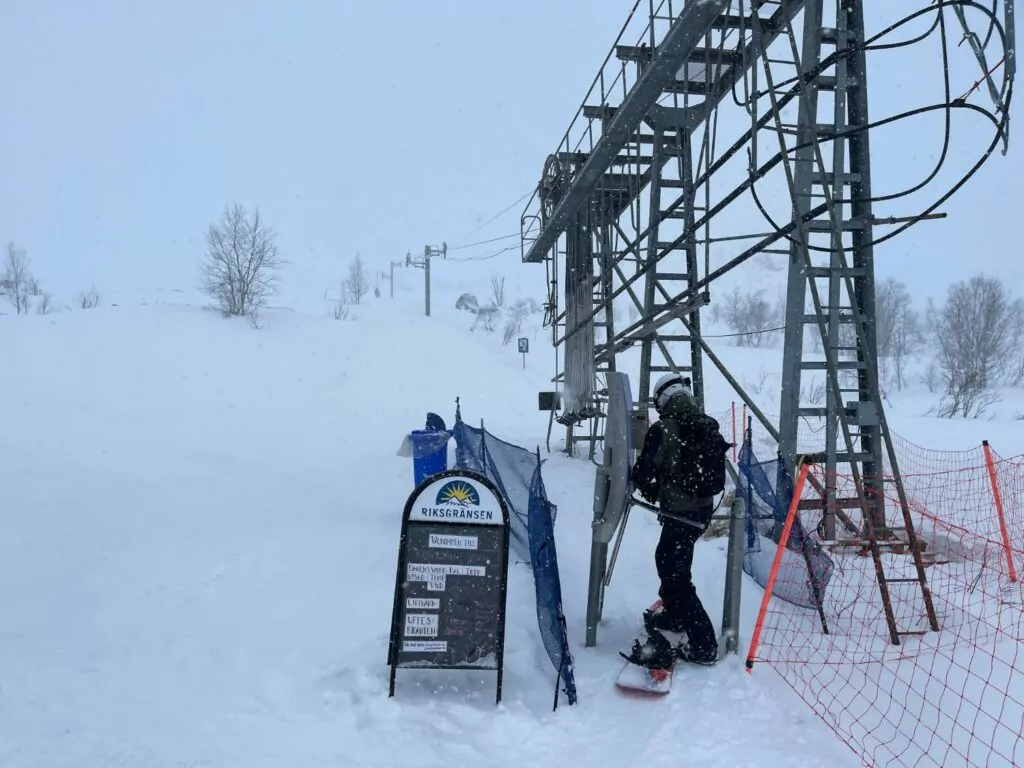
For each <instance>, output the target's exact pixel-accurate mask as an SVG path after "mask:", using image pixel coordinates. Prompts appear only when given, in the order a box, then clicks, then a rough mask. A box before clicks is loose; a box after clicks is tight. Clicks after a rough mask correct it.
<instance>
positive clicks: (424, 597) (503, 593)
mask: <svg viewBox="0 0 1024 768" xmlns="http://www.w3.org/2000/svg"><path fill="white" fill-rule="evenodd" d="M459 479H462V480H468V481H471V482H472V483H475V484H477V485H479V486H482V487H483V489H485V490H487V491H488V492H490V494H491V495H493V497H494V499H495V500H496V501H497V510H499V511H500V514H501V520H500V522H479V521H473V520H472V519H471V518H472V514H473V512H474V509H473V508H472V506H471V504H469V503H467V504H466V505H465V506H458V505H456V506H455V507H454V508H452V507H445V508H443V509H438V508H437V504H436V503H435V502H436V499H430V498H429V496H425V495H424V493H425V492H426V491H427V489H428V488H430V487H431V486H434V485H437V484H438V483H440V482H442V481H444V484H442V486H441V487H442V489H443V488H446V487H448V483H451V482H452V481H458V480H459ZM478 495H479V494H478ZM417 504H419V505H420V509H421V510H422V513H425V512H427V511H430V512H431V513H433V514H437V515H438V517H437V518H435V519H410V517H412V516H413V513H414V512H415V511H416V509H415V508H416V505H417ZM460 515H462V516H463V517H465V518H466V519H461V520H460V519H459V518H460ZM423 534H426V536H427V539H428V541H429V542H430V544H429V546H431V547H433V546H434V543H433V542H434V541H435V540H437V539H447V540H448V541H449V542H452V543H454V546H449V547H446V548H444V549H443V550H442V549H438V550H435V553H437V554H435V556H434V558H433V559H442V560H443V561H444V562H442V563H422V564H418V565H421V566H423V567H424V569H426V570H431V571H436V572H438V573H437V574H436V575H435V576H434V578H433V579H432V580H434V581H435V587H437V586H438V585H437V583H436V582H437V581H439V582H440V584H439V588H435V589H431V587H430V585H429V584H428V580H430V577H428V580H424V579H419V580H413V579H410V578H409V574H408V573H407V570H408V568H409V553H410V552H409V550H410V541H413V540H415V541H414V544H413V546H414V551H418V550H417V549H415V548H416V547H418V546H422V544H417V543H416V542H419V541H421V539H422V536H423ZM509 534H510V529H509V515H508V507H507V506H506V504H505V500H504V498H503V497H502V495H501V492H500V491H499V490H498V488H497V486H495V485H494V483H492V482H491V481H490V480H488V479H487V478H486V477H485V476H483V475H481V474H479V473H477V472H473V471H469V470H461V469H450V470H446V471H444V472H440V473H438V474H436V475H432V476H430V477H427V478H425V479H424V480H423V481H422V482H420V484H419V485H417V486H416V488H415V489H414V490H413V492H412V493H411V494H410V495H409V498H408V500H407V501H406V503H405V509H404V510H403V512H402V533H401V539H400V541H399V547H398V569H397V572H396V575H395V596H394V604H393V607H392V613H391V635H390V639H389V641H388V666H389V667H390V668H391V674H390V681H389V686H388V696H389V698H390V697H393V696H394V695H395V678H396V676H397V671H398V668H399V667H402V668H405V669H474V670H487V671H495V672H497V692H496V696H495V703H496V704H497V703H498V702H500V701H501V686H502V673H503V669H504V655H505V613H506V603H507V596H508V557H509ZM431 537H435V538H431ZM464 540H472V545H473V547H474V549H461V546H463V545H462V544H460V542H461V541H464ZM481 540H483V541H484V542H485V545H486V544H490V545H491V546H489V547H486V546H485V548H484V549H483V552H484V554H483V555H481V550H477V549H475V547H476V546H477V542H479V541H481ZM442 543H444V542H442ZM442 552H443V556H442V555H441V554H440V553H442ZM487 552H493V553H494V554H496V555H497V557H498V560H499V562H497V563H490V561H489V560H488V561H487V562H488V564H489V565H491V566H493V565H496V566H497V567H498V573H497V574H494V575H491V576H489V577H487V576H485V575H467V572H472V573H474V574H476V573H478V572H479V571H484V572H485V574H486V569H485V568H484V567H482V566H481V565H480V564H479V561H480V558H481V557H486V553H487ZM460 553H461V554H460ZM460 558H461V559H462V560H463V562H461V563H459V562H452V561H453V560H455V561H458V560H460ZM419 559H425V558H422V557H421V558H419ZM472 561H476V562H472ZM460 569H461V570H462V573H459V572H458V571H459V570H460ZM420 575H425V574H420ZM482 577H483V578H485V579H486V581H485V582H484V592H483V594H484V595H486V596H487V598H488V599H490V598H491V593H492V590H490V589H487V588H486V587H487V585H493V584H495V583H497V586H498V594H497V598H496V600H494V602H493V603H492V604H491V605H489V606H487V605H483V603H486V602H487V600H474V602H473V604H472V605H470V604H468V603H466V602H465V601H464V600H463V601H459V600H458V598H459V597H460V596H463V597H465V595H467V594H468V596H469V597H470V599H473V593H474V592H476V593H477V596H478V597H479V596H480V590H479V589H477V588H476V587H474V586H472V582H469V581H465V580H468V579H479V578H482ZM449 578H455V579H463V580H464V581H462V582H461V584H462V589H453V590H451V591H448V590H446V587H445V584H446V582H445V580H446V579H449ZM457 583H458V582H457ZM421 585H422V586H421ZM427 590H429V591H427ZM421 592H422V594H420V593H421ZM413 593H415V594H413ZM446 593H447V594H446ZM417 603H419V604H420V605H421V606H423V609H425V610H433V611H435V613H433V614H421V613H417V612H416V611H417V610H418V608H417V607H413V608H412V609H410V605H413V606H416V604H417ZM428 605H429V607H427V606H428ZM481 608H483V609H485V615H487V612H486V609H487V608H490V609H493V611H494V613H496V616H494V621H493V623H492V622H491V621H487V620H484V621H479V620H478V621H474V622H470V621H468V620H467V619H466V618H464V616H459V614H460V613H463V614H465V613H466V612H467V611H472V610H473V609H476V610H480V609H481ZM407 612H409V613H410V614H412V615H413V618H414V619H415V620H423V621H424V622H426V623H427V628H426V632H431V631H432V632H433V634H430V635H427V636H428V637H444V638H446V639H445V640H444V641H431V640H426V641H424V642H426V643H428V644H429V643H431V642H436V643H437V644H438V645H440V644H441V643H442V642H443V643H444V645H445V649H444V650H443V651H440V650H439V651H435V652H419V653H417V654H416V657H415V660H410V659H409V658H408V656H407V653H408V652H407V651H406V650H405V648H406V646H407V645H409V643H410V642H412V643H417V642H418V641H416V640H413V641H409V640H408V639H405V640H403V628H406V626H407V621H408V619H407ZM424 617H426V618H424ZM455 624H458V625H459V626H458V628H457V629H456V628H454V627H453V626H451V625H455ZM445 629H448V630H449V631H451V632H453V633H456V634H457V637H449V636H448V635H446V634H445ZM448 640H452V643H451V644H452V645H453V648H452V649H451V650H449V649H448ZM491 645H493V653H494V663H493V665H490V664H487V663H483V662H481V661H479V660H472V661H471V660H466V659H463V660H460V659H458V658H454V656H455V655H457V654H458V653H459V649H460V647H461V648H480V647H483V648H485V649H487V651H488V652H487V653H485V654H483V656H484V657H485V658H486V656H489V655H490V646H491Z"/></svg>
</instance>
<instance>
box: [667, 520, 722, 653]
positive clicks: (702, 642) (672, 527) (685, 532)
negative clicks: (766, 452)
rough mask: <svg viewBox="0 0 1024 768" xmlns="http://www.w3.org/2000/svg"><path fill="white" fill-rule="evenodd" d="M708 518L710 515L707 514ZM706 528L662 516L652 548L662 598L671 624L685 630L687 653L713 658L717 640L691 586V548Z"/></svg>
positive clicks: (702, 606)
mask: <svg viewBox="0 0 1024 768" xmlns="http://www.w3.org/2000/svg"><path fill="white" fill-rule="evenodd" d="M708 517H710V515H708ZM705 530H707V528H706V526H705V528H704V529H700V528H696V527H694V526H692V525H688V524H687V523H683V522H680V521H678V520H672V519H670V518H665V517H663V518H662V528H661V539H660V540H659V541H658V547H657V549H655V551H654V562H655V564H656V566H657V569H658V578H659V579H660V580H661V588H660V589H659V591H658V597H660V598H661V602H662V605H663V606H664V609H665V611H666V612H667V613H668V614H669V615H670V616H671V617H672V618H673V621H672V623H673V624H677V625H678V626H679V628H680V629H681V630H682V631H684V632H686V635H687V639H688V641H689V645H690V652H691V653H692V654H693V656H695V657H697V658H715V657H716V656H717V654H718V641H717V639H716V637H715V627H714V625H713V624H712V623H711V618H710V617H709V616H708V613H707V611H706V610H704V605H703V604H702V603H701V601H700V598H699V597H698V596H697V589H696V587H694V586H693V576H692V572H691V571H692V568H693V548H694V545H695V544H696V543H697V540H698V539H700V537H701V536H702V535H703V533H704V531H705Z"/></svg>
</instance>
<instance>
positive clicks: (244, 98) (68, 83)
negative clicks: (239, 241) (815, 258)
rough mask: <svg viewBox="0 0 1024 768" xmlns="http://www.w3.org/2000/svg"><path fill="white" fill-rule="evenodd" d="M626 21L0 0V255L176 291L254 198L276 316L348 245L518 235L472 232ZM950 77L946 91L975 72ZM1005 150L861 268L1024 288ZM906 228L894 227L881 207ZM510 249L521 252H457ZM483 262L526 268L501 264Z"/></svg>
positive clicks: (1017, 209) (547, 10) (977, 124)
mask: <svg viewBox="0 0 1024 768" xmlns="http://www.w3.org/2000/svg"><path fill="white" fill-rule="evenodd" d="M922 2H923V0H920V2H914V3H911V2H907V0H890V2H887V3H885V4H884V5H886V6H888V8H887V9H885V10H882V9H881V8H880V7H878V8H875V7H873V8H872V12H878V13H889V16H887V17H885V18H883V17H872V18H871V24H872V27H873V28H872V29H871V30H869V34H870V33H871V32H873V31H877V29H878V28H880V26H879V25H880V24H881V22H882V21H883V20H886V19H889V18H891V17H892V15H893V14H892V12H891V9H892V7H898V9H899V10H900V11H910V10H912V9H915V8H917V7H920V5H921V3H922ZM876 5H877V4H876ZM631 6H632V1H631V0H572V1H571V2H570V0H519V2H516V3H508V2H502V3H498V2H483V1H482V0H473V1H470V0H466V1H465V2H456V1H455V0H434V1H433V2H420V1H413V0H372V2H365V1H364V2H353V1H352V0H306V1H305V2H301V3H286V2H283V0H278V1H277V2H271V1H270V0H245V1H244V2H243V1H242V0H175V2H155V1H154V2H135V1H134V0H131V1H130V0H89V2H77V1H75V0H63V1H58V0H31V2H22V3H15V2H14V1H13V0H0V9H2V10H0V20H2V25H0V28H2V29H3V33H4V37H3V41H2V43H0V71H2V72H3V73H4V74H3V77H2V79H0V103H2V104H3V106H4V118H3V120H0V160H2V162H0V169H2V170H0V239H2V240H3V241H4V242H6V241H7V240H14V241H15V242H16V243H17V244H18V245H20V246H21V247H23V248H25V249H26V250H27V252H28V255H29V256H30V258H31V259H32V262H33V266H34V268H35V271H36V273H37V275H38V276H39V277H40V279H41V280H42V281H43V283H44V285H45V287H47V288H48V289H49V290H50V291H51V292H52V293H54V295H55V296H56V297H57V298H58V300H60V301H62V302H63V301H69V300H70V299H71V297H72V296H73V295H74V294H75V293H76V292H78V291H80V290H82V289H84V288H87V287H89V286H90V285H93V284H95V285H96V287H97V288H99V290H100V291H101V292H107V293H112V292H118V293H127V292H133V291H138V292H146V291H151V290H156V289H167V288H172V287H180V288H185V289H192V288H194V286H195V283H196V263H197V259H198V258H199V257H200V256H201V253H202V250H203V235H204V231H205V229H206V228H207V226H208V225H209V223H210V222H211V221H212V220H213V219H215V218H216V217H217V216H218V215H219V213H220V212H221V210H222V208H223V206H224V204H225V203H226V202H230V201H237V202H239V203H242V204H244V205H246V206H255V205H258V206H259V207H260V209H261V211H262V212H263V214H264V216H265V217H266V219H267V220H268V221H269V222H270V223H271V224H272V225H273V226H274V227H275V229H276V230H277V231H278V232H279V241H280V245H281V248H282V250H283V251H284V253H285V255H286V256H287V257H288V258H289V259H291V260H292V261H293V262H294V263H293V265H292V267H291V268H290V269H289V272H288V274H287V279H286V282H285V284H284V286H283V288H284V291H285V294H286V297H291V298H293V299H294V298H303V297H310V296H312V297H314V298H315V297H317V296H318V295H322V293H323V290H324V288H325V287H326V286H327V285H333V284H335V283H336V282H337V280H338V278H339V277H340V276H341V275H342V273H343V272H344V269H345V265H346V263H347V261H348V260H349V259H350V258H351V256H352V255H354V254H355V253H356V252H357V251H358V252H360V253H362V254H363V255H364V256H365V257H366V258H367V259H368V260H369V261H371V263H376V264H381V265H386V263H387V261H388V260H389V259H392V258H395V259H398V258H402V257H403V256H404V254H405V253H406V251H409V250H412V251H414V252H416V251H421V250H422V248H423V245H424V244H425V243H428V242H429V243H440V242H441V241H442V240H447V242H448V243H449V244H452V245H459V244H465V243H468V242H474V241H476V240H480V239H485V238H490V237H500V236H503V235H508V234H511V233H515V232H518V229H519V213H520V212H521V209H522V205H521V204H519V205H516V206H514V207H513V208H512V209H511V210H510V211H509V212H508V213H507V214H505V215H504V216H502V217H500V218H499V219H497V220H496V221H495V222H493V223H491V224H489V225H488V226H486V227H483V228H480V229H477V230H476V231H474V230H475V229H476V228H477V226H478V225H479V224H480V223H481V222H483V221H485V220H486V219H488V218H491V217H492V216H494V215H495V214H497V213H498V212H499V211H500V210H502V209H503V208H506V207H507V206H509V205H510V204H511V203H513V201H516V200H517V199H518V198H520V197H521V196H522V195H523V194H524V193H527V192H529V191H531V189H532V187H533V186H534V185H535V184H536V182H537V179H538V177H539V174H540V172H541V169H542V166H543V162H544V159H545V157H546V156H547V155H548V154H549V153H550V152H552V151H554V149H555V147H556V146H557V144H558V141H559V139H560V138H561V135H562V133H563V132H564V131H565V129H566V127H567V126H568V123H569V120H570V119H571V117H572V115H573V114H574V112H575V110H576V108H577V106H578V104H579V102H580V100H581V99H582V97H583V95H584V93H585V92H586V89H587V87H588V86H589V84H590V82H591V80H592V79H593V77H594V75H595V74H596V72H597V70H598V67H599V64H600V63H601V61H602V59H603V58H604V56H605V54H606V53H607V51H608V49H609V48H610V46H611V44H612V42H613V41H614V39H615V35H616V34H617V32H618V29H619V27H620V26H621V25H622V23H623V20H624V19H625V16H626V14H627V13H628V11H629V8H630V7H631ZM644 7H646V3H645V4H644ZM950 18H951V19H952V17H950ZM914 29H920V25H918V26H917V27H915V28H914ZM965 49H966V46H964V47H963V49H962V51H961V53H963V52H964V51H965ZM937 53H938V48H937V46H936V45H927V46H922V47H921V48H920V49H919V50H916V51H911V52H907V51H901V52H898V53H892V54H885V56H887V57H888V58H881V56H882V54H880V55H879V59H878V63H877V64H875V63H873V64H872V73H871V88H872V98H873V101H872V117H873V118H878V117H881V116H884V114H888V113H892V112H894V111H899V110H900V109H901V104H902V102H903V101H904V100H905V99H907V98H911V97H917V101H916V102H915V103H924V102H922V101H921V100H920V98H919V97H920V94H921V93H922V92H924V91H929V92H930V93H931V94H932V95H934V96H936V97H939V96H941V79H940V78H939V69H938V67H937V63H938V59H937ZM958 61H959V62H960V64H961V66H960V67H959V69H958V70H956V71H955V72H954V77H955V80H954V84H953V90H954V91H959V92H963V91H964V90H966V89H967V88H968V87H970V85H971V84H973V81H974V80H976V79H977V76H978V70H977V66H976V65H972V66H973V69H972V68H971V67H970V66H965V65H964V64H965V61H966V64H971V62H970V61H969V60H964V59H963V58H960V59H958ZM929 83H930V84H929ZM982 95H984V92H983V94H982ZM928 100H931V101H934V100H935V99H927V100H926V101H928ZM978 103H979V104H982V105H984V106H991V105H990V103H989V102H987V101H986V100H985V99H981V100H978ZM1017 133H1018V135H1019V131H1018V132H1017ZM990 135H991V129H990V128H989V127H987V125H986V124H985V123H984V122H983V121H982V120H980V119H978V118H976V117H965V116H958V118H957V122H956V123H955V124H954V134H953V139H952V146H951V154H952V158H953V160H952V164H953V165H954V166H956V167H957V168H960V167H963V166H965V165H967V164H969V162H973V159H974V158H975V157H976V156H977V155H978V154H979V153H980V151H981V150H982V149H983V148H984V146H985V145H986V144H987V142H988V141H989V137H990ZM941 141H942V120H941V116H939V115H938V113H936V114H933V115H932V116H930V117H928V118H925V119H922V120H920V121H918V122H916V123H914V124H912V125H908V126H907V127H905V128H903V129H902V133H898V132H897V133H894V134H893V138H891V139H883V138H881V135H880V138H879V139H878V140H876V141H875V143H874V147H875V151H876V160H875V183H876V188H881V191H885V190H886V189H892V188H896V187H898V186H900V185H905V183H906V181H907V176H908V175H909V176H912V177H914V179H915V180H916V179H917V178H922V177H924V176H925V175H927V173H928V172H929V171H930V169H931V163H932V161H933V160H934V158H935V157H937V156H938V152H939V149H940V148H941ZM1022 151H1024V149H1022V148H1021V147H1019V146H1015V145H1014V144H1013V142H1011V151H1010V154H1009V155H1008V156H1007V157H1003V156H1002V155H1001V154H998V153H997V154H995V155H994V156H993V157H992V159H991V160H990V162H989V164H988V165H987V166H985V168H984V169H983V170H982V172H981V173H980V174H979V175H978V176H976V177H975V178H974V179H973V180H972V181H971V182H970V183H969V185H968V187H967V188H966V189H965V190H964V191H962V192H961V193H959V194H958V195H957V196H956V197H954V198H953V200H952V202H951V204H950V205H948V206H947V207H946V209H945V210H948V212H949V213H950V215H951V219H950V221H948V222H943V223H931V224H922V225H920V226H919V227H917V228H916V231H915V230H912V231H911V232H908V233H907V234H905V235H901V236H900V237H899V238H897V239H896V240H894V241H892V242H891V243H890V244H888V245H887V246H886V247H885V248H884V249H880V252H879V253H877V254H876V255H877V257H878V261H879V267H878V269H879V272H880V273H881V274H883V275H886V274H896V275H898V276H901V277H904V278H905V279H907V280H908V281H911V282H912V283H913V284H914V286H915V287H916V289H917V290H919V291H920V292H922V293H931V294H938V293H941V292H942V290H944V286H945V285H946V284H947V283H948V282H949V281H950V280H953V279H959V278H962V277H964V276H967V275H969V274H971V273H972V272H974V271H975V270H977V269H979V268H985V269H987V270H989V271H990V272H993V271H998V270H1002V271H1003V272H1004V273H1005V274H1006V275H1007V277H1008V278H1010V279H1012V280H1013V281H1014V282H1015V283H1016V284H1017V285H1018V286H1019V285H1024V268H1022V266H1021V261H1022V260H1021V258H1020V255H1019V247H1018V245H1017V242H1018V237H1017V230H1018V228H1019V226H1020V224H1019V222H1020V220H1021V214H1022V211H1024V205H1022V201H1024V196H1022V195H1021V182H1020V180H1021V179H1022V178H1024V173H1022V171H1024V163H1022V161H1021V152H1022ZM910 161H914V162H916V163H917V164H916V165H913V164H911V165H909V166H907V165H905V163H908V162H910ZM901 163H904V165H901ZM914 169H916V172H915V170H914ZM876 191H877V189H876ZM939 192H940V190H930V194H929V195H928V196H929V197H931V198H934V197H935V196H937V194H939ZM917 207H918V208H920V206H917ZM901 211H902V212H907V213H910V212H913V210H908V209H907V207H906V206H903V208H896V209H894V210H888V209H885V210H883V211H881V213H883V214H886V215H890V214H892V213H897V212H901ZM505 245H512V246H514V245H517V241H516V240H515V239H509V240H504V241H498V242H497V243H496V244H490V245H482V246H480V247H479V248H476V249H472V248H471V249H465V250H463V251H461V252H460V253H461V255H463V256H467V255H472V254H476V253H479V254H481V255H487V254H490V253H493V252H494V250H495V249H496V248H500V247H503V246H505ZM495 263H496V264H501V265H502V268H503V269H508V270H516V269H520V270H534V271H536V270H537V269H538V268H537V267H529V266H520V264H519V253H518V250H513V251H510V252H509V253H507V254H504V255H503V256H502V257H500V259H498V260H495Z"/></svg>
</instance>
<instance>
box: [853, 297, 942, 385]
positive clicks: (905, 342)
mask: <svg viewBox="0 0 1024 768" xmlns="http://www.w3.org/2000/svg"><path fill="white" fill-rule="evenodd" d="M913 303H914V302H913V299H912V298H911V296H910V292H909V291H908V290H907V286H906V284H905V283H903V282H901V281H899V280H895V279H893V278H889V279H887V280H883V281H882V282H880V283H878V285H877V286H876V288H875V341H876V344H877V349H878V358H879V361H878V363H879V375H880V377H881V378H882V379H883V380H884V381H886V382H888V383H890V384H893V385H895V386H896V389H897V390H899V391H902V390H903V388H904V387H905V386H906V385H907V377H906V366H907V360H908V359H909V358H910V357H911V356H912V354H913V350H914V349H915V348H917V347H919V346H920V345H921V344H922V343H923V341H924V334H923V332H922V328H921V320H920V316H919V315H918V313H917V311H916V310H915V309H914V306H913ZM850 330H851V334H850V335H851V336H852V337H853V338H852V339H851V340H850V344H851V346H852V345H855V343H856V331H855V329H854V328H853V327H852V326H850Z"/></svg>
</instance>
